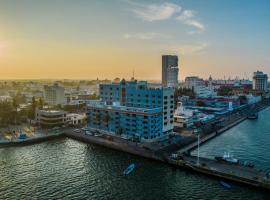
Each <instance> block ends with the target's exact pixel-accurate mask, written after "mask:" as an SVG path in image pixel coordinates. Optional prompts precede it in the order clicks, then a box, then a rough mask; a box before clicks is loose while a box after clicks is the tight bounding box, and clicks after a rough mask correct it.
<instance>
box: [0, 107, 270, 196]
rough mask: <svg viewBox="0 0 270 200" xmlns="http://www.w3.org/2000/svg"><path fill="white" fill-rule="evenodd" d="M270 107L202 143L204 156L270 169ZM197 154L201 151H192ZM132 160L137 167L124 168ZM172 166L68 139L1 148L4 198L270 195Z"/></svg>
mask: <svg viewBox="0 0 270 200" xmlns="http://www.w3.org/2000/svg"><path fill="white" fill-rule="evenodd" d="M269 116H270V109H267V110H264V111H262V112H260V114H259V119H258V120H246V121H244V122H243V123H241V124H239V125H237V126H236V127H234V128H232V129H230V130H229V131H227V132H225V133H223V134H222V135H220V136H218V137H216V138H214V139H213V140H211V141H210V142H207V143H205V144H204V145H202V146H201V148H200V152H201V154H200V155H201V156H205V157H214V156H220V155H223V153H224V152H225V151H227V152H230V153H231V154H233V155H234V157H235V158H238V159H243V160H249V161H252V162H253V163H254V164H255V166H256V167H258V168H259V169H263V170H269V171H270V153H269V152H270V145H269V144H270V122H269ZM192 153H193V154H196V150H194V151H193V152H192ZM130 163H135V164H136V169H135V170H134V171H133V172H131V173H130V174H129V175H128V176H123V171H124V170H125V169H126V168H127V166H128V165H129V164H130ZM220 181H221V180H219V179H215V178H211V177H208V176H205V175H201V174H197V173H192V172H187V171H184V170H181V169H179V168H175V167H171V166H169V165H167V164H164V163H161V162H156V161H152V160H148V159H144V158H141V157H138V156H133V155H130V154H127V153H123V152H118V151H114V150H111V149H106V148H103V147H100V146H95V145H92V144H85V143H82V142H78V141H75V140H72V139H68V138H62V139H56V140H52V141H48V142H44V143H40V144H35V145H31V146H24V147H10V148H2V149H0V199H116V200H125V199H129V200H131V199H147V200H150V199H155V200H156V199H227V200H228V199H249V200H252V199H254V200H255V199H256V200H257V199H268V198H269V194H267V193H266V192H264V191H260V190H257V189H255V188H252V187H246V186H244V185H238V184H235V183H230V185H232V188H231V189H230V190H228V189H225V188H224V187H222V186H221V185H220Z"/></svg>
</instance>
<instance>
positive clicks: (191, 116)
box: [173, 102, 215, 128]
mask: <svg viewBox="0 0 270 200" xmlns="http://www.w3.org/2000/svg"><path fill="white" fill-rule="evenodd" d="M214 117H215V115H208V114H204V113H202V112H199V111H198V110H196V109H195V110H194V109H187V108H185V107H184V106H183V105H182V103H181V102H178V106H177V109H176V110H175V112H174V122H173V126H174V127H175V128H190V127H192V126H193V125H194V122H207V121H209V120H212V119H214Z"/></svg>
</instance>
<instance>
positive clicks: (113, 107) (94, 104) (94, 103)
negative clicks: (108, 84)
mask: <svg viewBox="0 0 270 200" xmlns="http://www.w3.org/2000/svg"><path fill="white" fill-rule="evenodd" d="M87 106H88V107H95V108H101V109H110V110H119V111H126V112H141V113H156V112H162V107H160V108H137V107H128V106H123V105H121V104H120V102H113V104H112V105H107V104H106V102H104V101H100V100H92V101H88V102H87Z"/></svg>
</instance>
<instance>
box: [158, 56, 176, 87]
mask: <svg viewBox="0 0 270 200" xmlns="http://www.w3.org/2000/svg"><path fill="white" fill-rule="evenodd" d="M178 72H179V68H178V57H177V56H175V55H163V56H162V86H163V87H172V88H176V87H178Z"/></svg>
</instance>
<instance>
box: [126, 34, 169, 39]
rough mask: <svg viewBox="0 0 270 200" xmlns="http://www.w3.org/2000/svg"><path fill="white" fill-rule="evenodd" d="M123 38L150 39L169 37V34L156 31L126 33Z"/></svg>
mask: <svg viewBox="0 0 270 200" xmlns="http://www.w3.org/2000/svg"><path fill="white" fill-rule="evenodd" d="M123 37H124V38H125V39H140V40H152V39H156V38H169V37H170V36H169V35H163V34H161V33H157V32H146V33H133V34H131V33H126V34H124V35H123Z"/></svg>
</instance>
